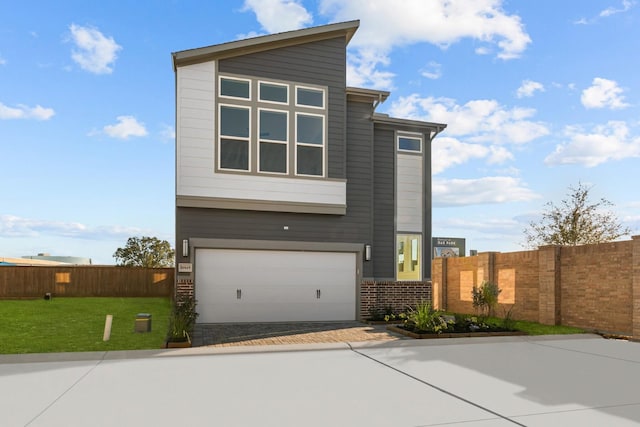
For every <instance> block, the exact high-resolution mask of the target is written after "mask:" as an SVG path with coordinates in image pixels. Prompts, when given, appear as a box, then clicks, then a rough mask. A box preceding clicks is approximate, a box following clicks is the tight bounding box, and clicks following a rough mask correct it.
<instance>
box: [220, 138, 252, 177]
mask: <svg viewBox="0 0 640 427" xmlns="http://www.w3.org/2000/svg"><path fill="white" fill-rule="evenodd" d="M220 168H222V169H236V170H244V171H248V170H249V141H246V140H238V139H225V138H221V139H220Z"/></svg>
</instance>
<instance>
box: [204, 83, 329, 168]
mask: <svg viewBox="0 0 640 427" xmlns="http://www.w3.org/2000/svg"><path fill="white" fill-rule="evenodd" d="M224 80H231V81H233V80H235V81H239V82H247V83H248V85H249V90H250V94H249V98H240V97H234V96H225V95H222V94H221V93H220V92H221V90H222V89H221V87H222V81H224ZM216 81H217V82H218V88H216V91H215V93H214V102H215V103H216V104H217V108H216V109H215V129H216V131H215V137H216V138H217V141H214V152H215V157H216V160H215V164H214V166H215V167H214V173H215V172H220V173H245V174H246V173H249V174H252V175H256V176H260V175H268V176H274V177H283V178H304V179H327V178H328V138H329V136H328V123H329V109H328V107H327V102H328V93H329V91H328V89H329V88H328V87H327V86H322V85H313V84H305V83H298V82H295V81H287V80H278V79H269V78H266V79H265V78H262V77H259V76H249V75H242V74H234V73H224V72H216ZM262 84H268V85H273V86H276V87H282V88H286V90H287V102H286V103H285V102H278V101H270V100H264V99H261V97H260V91H261V85H262ZM298 88H301V89H307V90H311V91H314V92H317V93H318V94H321V95H322V107H318V106H313V105H304V104H302V105H300V104H297V92H298ZM222 107H230V108H239V109H248V110H249V137H248V139H247V138H244V137H234V136H225V135H222V134H221V127H222V126H221V125H222V123H221V121H220V118H221V108H222ZM263 110H270V111H274V112H279V113H286V115H287V141H286V142H284V141H276V140H269V139H262V138H260V123H259V121H260V111H263ZM299 114H303V115H306V116H316V117H320V120H321V121H322V140H321V142H320V143H317V144H313V143H304V142H300V143H298V142H297V135H298V123H297V120H298V119H297V116H298V115H299ZM221 139H234V140H238V141H248V146H249V155H248V160H249V169H248V170H247V169H229V168H222V167H221ZM261 141H263V142H265V143H281V144H285V145H286V155H287V159H286V173H283V172H271V171H263V170H261V168H260V148H261ZM298 146H309V147H313V148H315V149H318V150H322V151H321V153H320V154H321V157H320V160H321V162H322V164H321V165H320V167H321V169H320V171H321V174H317V175H314V174H303V173H300V174H299V173H297V172H298ZM316 154H317V153H316Z"/></svg>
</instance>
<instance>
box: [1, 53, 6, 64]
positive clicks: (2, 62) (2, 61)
mask: <svg viewBox="0 0 640 427" xmlns="http://www.w3.org/2000/svg"><path fill="white" fill-rule="evenodd" d="M6 64H7V60H6V59H4V58H3V57H2V55H0V65H6Z"/></svg>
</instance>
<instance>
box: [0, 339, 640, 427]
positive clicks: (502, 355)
mask: <svg viewBox="0 0 640 427" xmlns="http://www.w3.org/2000/svg"><path fill="white" fill-rule="evenodd" d="M293 350H298V351H293ZM29 360H30V361H29ZM638 384H640V344H638V343H631V342H626V341H616V340H605V339H602V338H600V337H597V336H593V335H571V336H553V337H550V336H546V337H500V338H498V337H496V338H455V339H447V340H444V339H443V340H426V341H423V340H421V341H417V340H416V341H413V340H397V341H384V342H375V341H368V342H359V343H329V344H308V345H285V346H278V345H271V346H261V347H258V346H254V347H250V346H245V347H199V348H191V349H180V350H150V351H138V352H108V353H82V354H74V353H66V354H54V355H28V356H23V357H17V356H12V357H9V356H0V395H2V396H3V398H2V399H0V414H2V418H3V420H2V425H3V426H87V425H91V426H147V425H153V426H175V425H185V426H200V425H201V426H209V425H219V426H225V427H227V426H258V425H259V426H279V427H281V426H301V425H304V426H367V427H371V426H385V427H386V426H399V427H402V426H407V427H408V426H411V427H416V426H435V425H451V424H453V425H457V424H460V425H463V426H465V427H468V426H470V427H480V426H498V427H500V426H513V425H527V426H603V425H606V426H627V425H628V426H632V425H639V424H640V395H639V394H638V392H637V391H638Z"/></svg>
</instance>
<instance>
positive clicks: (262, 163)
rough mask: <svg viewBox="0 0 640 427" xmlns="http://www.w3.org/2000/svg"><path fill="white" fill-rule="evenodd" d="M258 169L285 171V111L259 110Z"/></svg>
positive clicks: (286, 141)
mask: <svg viewBox="0 0 640 427" xmlns="http://www.w3.org/2000/svg"><path fill="white" fill-rule="evenodd" d="M259 121H260V123H259V128H260V141H259V150H258V156H259V170H260V172H270V173H282V174H286V173H287V164H288V162H287V145H288V141H289V138H288V132H287V131H288V127H289V126H288V114H287V112H285V111H273V110H260V116H259Z"/></svg>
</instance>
